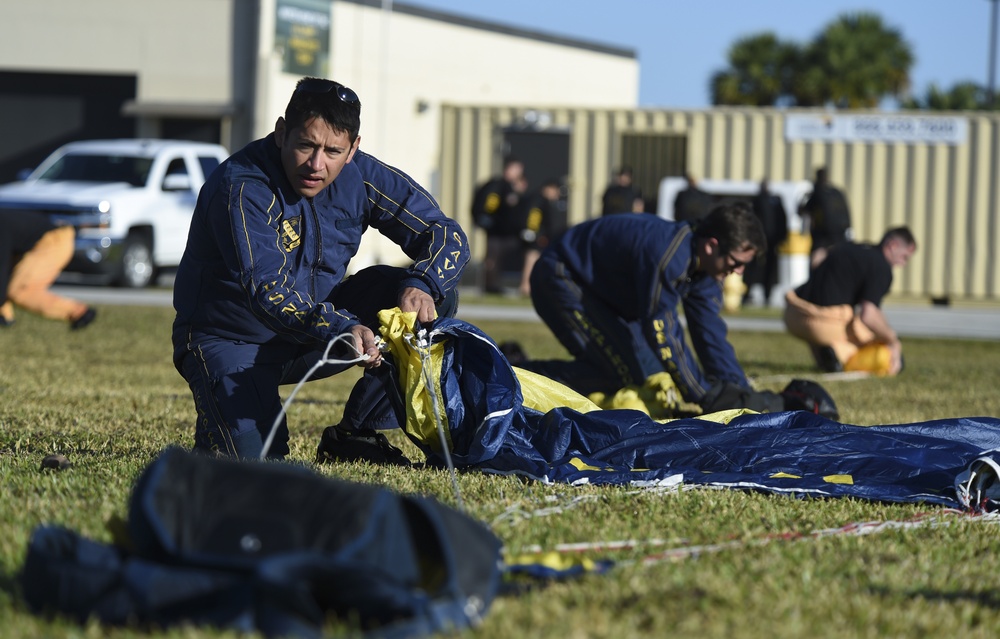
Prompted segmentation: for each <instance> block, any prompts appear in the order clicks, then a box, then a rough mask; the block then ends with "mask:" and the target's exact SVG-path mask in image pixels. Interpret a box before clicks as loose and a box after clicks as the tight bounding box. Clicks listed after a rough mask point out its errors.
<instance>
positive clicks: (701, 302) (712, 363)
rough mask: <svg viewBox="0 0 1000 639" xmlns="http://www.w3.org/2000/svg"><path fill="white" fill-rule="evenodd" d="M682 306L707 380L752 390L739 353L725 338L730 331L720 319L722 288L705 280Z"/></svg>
mask: <svg viewBox="0 0 1000 639" xmlns="http://www.w3.org/2000/svg"><path fill="white" fill-rule="evenodd" d="M682 303H683V305H684V316H685V317H686V318H687V324H688V333H689V334H690V335H691V342H692V344H693V345H694V350H695V352H697V353H698V361H700V362H701V363H702V368H703V370H704V372H705V375H706V377H708V378H711V379H718V380H723V381H727V382H733V383H735V384H739V385H740V386H742V387H743V388H750V383H749V381H747V377H746V374H745V373H744V372H743V369H742V368H741V367H740V365H739V362H738V361H737V360H736V351H735V349H733V346H732V344H730V343H729V340H728V339H727V337H726V334H727V331H728V327H727V326H726V322H725V320H723V319H722V315H721V313H722V285H721V284H720V283H719V282H717V281H716V280H713V279H711V278H708V277H706V278H703V279H702V280H700V281H699V282H697V283H696V284H695V285H694V286H693V287H692V288H691V290H690V291H689V292H688V294H687V295H686V296H684V299H683V300H682ZM706 390H707V389H706Z"/></svg>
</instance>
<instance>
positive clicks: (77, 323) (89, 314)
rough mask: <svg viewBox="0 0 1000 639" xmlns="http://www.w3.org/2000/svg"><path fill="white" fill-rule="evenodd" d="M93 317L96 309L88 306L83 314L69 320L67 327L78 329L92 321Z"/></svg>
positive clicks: (95, 315) (95, 314)
mask: <svg viewBox="0 0 1000 639" xmlns="http://www.w3.org/2000/svg"><path fill="white" fill-rule="evenodd" d="M95 317H97V310H96V309H94V308H91V307H90V306H88V307H87V310H86V311H84V312H83V315H81V316H80V317H78V318H76V319H75V320H73V321H72V322H70V324H69V328H70V330H73V331H78V330H80V329H81V328H84V327H86V326H87V325H89V324H90V323H91V322H93V321H94V318H95Z"/></svg>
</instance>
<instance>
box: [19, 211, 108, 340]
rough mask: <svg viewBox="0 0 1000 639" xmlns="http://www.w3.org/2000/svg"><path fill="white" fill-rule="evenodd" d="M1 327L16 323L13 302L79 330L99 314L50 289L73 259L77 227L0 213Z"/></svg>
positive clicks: (30, 213)
mask: <svg viewBox="0 0 1000 639" xmlns="http://www.w3.org/2000/svg"><path fill="white" fill-rule="evenodd" d="M0 229H2V231H0V327H9V326H12V325H13V324H14V306H15V305H16V306H19V307H21V308H22V309H24V310H26V311H30V312H32V313H37V314H38V315H41V316H42V317H45V318H48V319H53V320H61V321H65V322H68V323H69V325H70V328H71V329H74V330H76V329H81V328H83V327H85V326H87V325H88V324H90V323H91V322H92V321H94V317H95V316H96V315H97V312H96V311H95V310H94V309H93V308H90V307H89V306H87V305H86V304H83V303H82V302H78V301H76V300H71V299H67V298H65V297H61V296H59V295H56V294H55V293H53V292H51V291H50V290H49V288H50V287H51V286H52V283H53V282H54V281H55V279H56V278H57V277H58V276H59V274H60V273H61V272H62V270H63V269H64V268H66V265H67V264H69V261H70V259H71V258H72V257H73V239H74V237H75V231H74V230H73V227H71V226H57V225H55V224H54V223H53V222H52V221H51V220H50V219H49V218H48V216H47V215H45V214H43V213H36V212H33V211H15V210H5V211H0Z"/></svg>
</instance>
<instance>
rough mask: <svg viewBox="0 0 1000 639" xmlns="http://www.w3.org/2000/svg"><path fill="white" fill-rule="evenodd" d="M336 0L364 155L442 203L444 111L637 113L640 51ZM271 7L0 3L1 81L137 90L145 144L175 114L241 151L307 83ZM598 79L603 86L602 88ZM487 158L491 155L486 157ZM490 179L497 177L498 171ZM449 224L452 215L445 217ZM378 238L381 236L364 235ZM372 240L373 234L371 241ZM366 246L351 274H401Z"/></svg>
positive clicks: (205, 1) (249, 2)
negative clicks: (73, 80) (288, 60)
mask: <svg viewBox="0 0 1000 639" xmlns="http://www.w3.org/2000/svg"><path fill="white" fill-rule="evenodd" d="M381 4H382V3H380V2H373V1H371V0H330V30H329V33H330V42H329V73H328V77H330V78H332V79H335V80H338V81H340V82H342V83H344V84H346V85H348V86H350V87H351V88H353V89H354V90H355V91H357V93H358V94H359V96H360V97H361V101H362V105H363V109H362V129H361V136H362V148H363V149H365V150H366V151H368V152H370V153H372V154H374V155H376V156H378V157H379V158H380V159H382V160H383V161H385V162H388V163H390V164H392V165H394V166H396V167H398V168H400V169H401V170H403V171H405V172H406V173H408V174H409V175H410V176H411V177H413V178H414V179H415V180H416V181H417V182H419V183H420V184H422V185H423V186H424V187H426V188H427V189H428V190H430V191H431V193H432V194H433V195H435V196H436V195H438V194H439V193H440V188H441V184H442V181H443V176H442V174H441V156H442V149H441V146H440V145H441V140H442V130H441V127H442V105H443V104H444V103H463V104H497V103H502V104H511V105H520V104H538V103H541V104H555V105H562V106H564V107H568V106H569V105H574V106H583V107H587V108H597V107H602V108H632V107H634V106H635V105H636V104H637V103H638V95H639V63H638V60H637V58H636V56H635V53H634V51H632V50H629V49H625V48H621V47H616V46H612V45H605V44H601V43H588V42H583V41H580V40H574V39H570V38H564V37H560V36H559V35H558V28H559V27H558V25H551V29H552V31H549V32H545V33H542V32H535V31H530V30H525V29H519V28H507V27H505V26H504V25H496V24H493V23H487V22H483V21H477V20H473V19H466V18H461V17H458V16H452V17H451V18H449V17H448V16H445V15H443V14H441V13H439V12H433V11H426V10H419V8H415V7H412V6H409V5H406V4H405V3H393V4H394V10H393V11H391V12H387V11H383V10H382V8H381ZM276 5H277V3H276V0H170V1H168V2H163V1H162V0H30V1H23V2H21V1H10V2H2V3H0V69H4V70H10V71H27V72H40V73H45V72H50V73H74V72H76V73H89V74H124V75H134V76H135V77H136V78H137V85H138V86H137V95H136V98H135V100H134V104H131V105H127V107H126V108H127V109H129V114H130V115H135V116H136V118H137V119H136V121H137V126H136V135H143V136H156V135H157V134H158V128H157V118H158V117H159V116H163V115H166V114H173V115H178V114H180V115H183V116H193V117H220V118H221V119H222V124H223V126H222V131H223V133H222V135H223V140H222V142H223V143H224V144H225V145H226V146H227V147H229V148H230V149H231V150H235V149H237V148H239V147H241V146H243V144H245V143H246V142H247V141H249V140H250V139H254V138H257V137H261V136H263V135H266V134H267V133H268V132H270V131H271V130H273V127H274V122H275V120H276V119H277V118H278V117H279V116H280V115H281V114H282V112H283V111H284V107H285V103H286V102H287V100H288V96H289V95H290V94H291V92H292V89H293V88H294V86H295V82H296V81H297V80H298V78H299V76H297V75H294V76H293V75H289V74H285V73H283V72H282V68H281V53H280V52H279V51H278V50H277V49H276V46H275V35H274V34H275V23H276V11H277V6H276ZM594 78H600V83H599V88H598V85H597V84H596V83H595V81H594ZM487 151H488V150H487ZM490 170H492V168H491V169H490ZM445 212H446V213H448V214H455V213H456V211H455V210H454V209H450V208H447V207H446V208H445ZM369 235H372V234H369ZM376 237H377V236H376V235H372V238H370V239H372V240H374V239H375V238H376ZM403 259H404V258H403V256H402V255H401V254H400V253H399V252H398V250H397V249H396V248H395V246H394V245H392V244H391V243H389V242H387V241H385V242H381V241H366V243H365V245H364V246H363V248H362V253H361V254H360V255H359V257H358V259H357V263H356V264H355V265H353V268H360V267H362V266H365V265H367V264H369V263H372V262H374V261H402V260H403Z"/></svg>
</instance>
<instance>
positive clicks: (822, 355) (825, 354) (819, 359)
mask: <svg viewBox="0 0 1000 639" xmlns="http://www.w3.org/2000/svg"><path fill="white" fill-rule="evenodd" d="M813 354H814V355H815V356H816V365H817V366H819V368H820V370H822V371H825V372H827V373H839V372H841V371H843V370H844V365H843V364H841V363H840V360H839V359H837V353H836V351H834V350H833V347H832V346H817V347H816V348H815V349H814V350H813Z"/></svg>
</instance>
